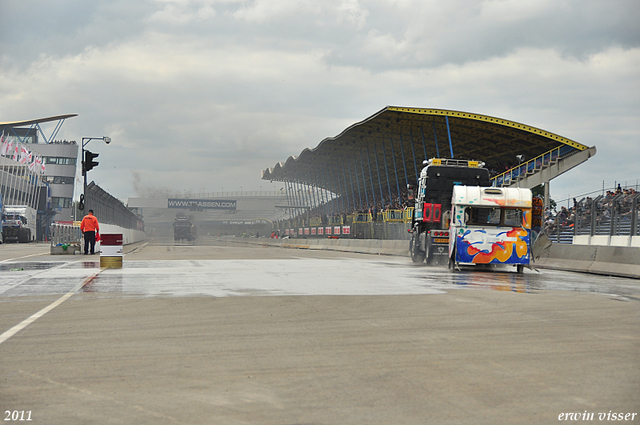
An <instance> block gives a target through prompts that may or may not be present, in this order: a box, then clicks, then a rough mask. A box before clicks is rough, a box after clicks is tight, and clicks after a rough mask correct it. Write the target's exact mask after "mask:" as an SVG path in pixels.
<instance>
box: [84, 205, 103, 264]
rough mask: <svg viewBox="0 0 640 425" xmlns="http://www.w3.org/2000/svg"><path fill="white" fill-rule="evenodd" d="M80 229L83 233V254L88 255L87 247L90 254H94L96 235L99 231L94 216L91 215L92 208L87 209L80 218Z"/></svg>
mask: <svg viewBox="0 0 640 425" xmlns="http://www.w3.org/2000/svg"><path fill="white" fill-rule="evenodd" d="M80 231H81V232H82V234H83V235H84V255H89V248H91V255H94V254H95V247H96V235H98V233H99V232H100V225H99V224H98V219H97V218H96V216H94V215H93V210H89V213H88V214H87V215H85V216H84V218H83V219H82V222H81V223H80Z"/></svg>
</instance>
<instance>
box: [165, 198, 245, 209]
mask: <svg viewBox="0 0 640 425" xmlns="http://www.w3.org/2000/svg"><path fill="white" fill-rule="evenodd" d="M167 207H168V208H183V209H192V208H198V209H209V210H235V209H236V201H235V200H233V201H229V200H222V199H168V204H167Z"/></svg>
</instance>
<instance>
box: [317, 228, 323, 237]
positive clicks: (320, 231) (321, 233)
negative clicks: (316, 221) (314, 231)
mask: <svg viewBox="0 0 640 425" xmlns="http://www.w3.org/2000/svg"><path fill="white" fill-rule="evenodd" d="M318 235H324V227H318Z"/></svg>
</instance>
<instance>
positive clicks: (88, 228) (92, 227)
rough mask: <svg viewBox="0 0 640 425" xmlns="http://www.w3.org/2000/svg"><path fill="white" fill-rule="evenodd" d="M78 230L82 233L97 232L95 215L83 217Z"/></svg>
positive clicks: (98, 229) (98, 228) (97, 226)
mask: <svg viewBox="0 0 640 425" xmlns="http://www.w3.org/2000/svg"><path fill="white" fill-rule="evenodd" d="M80 230H81V231H82V232H83V233H84V232H93V231H95V232H99V231H100V226H99V225H98V219H97V218H96V216H95V215H85V216H84V218H83V219H82V223H80Z"/></svg>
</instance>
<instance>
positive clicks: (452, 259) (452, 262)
mask: <svg viewBox="0 0 640 425" xmlns="http://www.w3.org/2000/svg"><path fill="white" fill-rule="evenodd" d="M455 258H456V247H455V245H454V247H453V252H452V254H451V257H449V270H451V271H454V270H455V269H456V260H455Z"/></svg>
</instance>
